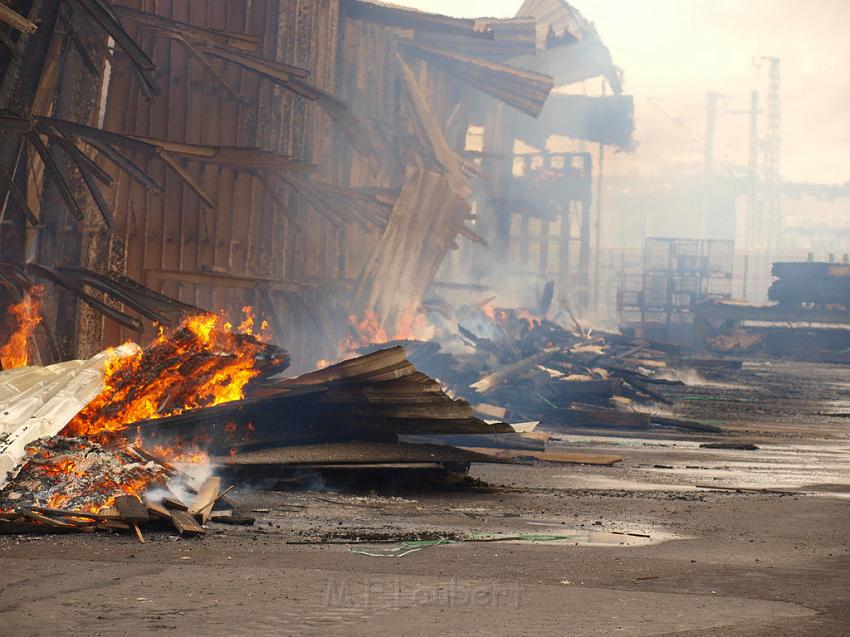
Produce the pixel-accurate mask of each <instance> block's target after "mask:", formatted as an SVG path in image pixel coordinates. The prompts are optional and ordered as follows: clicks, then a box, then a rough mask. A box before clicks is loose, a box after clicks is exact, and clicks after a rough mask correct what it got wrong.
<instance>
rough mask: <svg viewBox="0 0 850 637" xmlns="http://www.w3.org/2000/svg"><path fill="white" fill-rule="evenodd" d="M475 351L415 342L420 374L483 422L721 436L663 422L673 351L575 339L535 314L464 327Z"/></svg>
mask: <svg viewBox="0 0 850 637" xmlns="http://www.w3.org/2000/svg"><path fill="white" fill-rule="evenodd" d="M459 335H460V339H462V341H463V342H464V344H465V345H466V346H467V347H466V351H462V352H460V353H448V351H447V350H449V349H450V350H451V351H454V352H457V351H458V348H457V347H452V345H456V344H450V345H449V347H441V345H440V344H439V343H435V342H415V341H408V342H406V343H405V346H406V347H407V349H408V350H409V352H410V360H411V361H412V362H413V363H414V364H415V365H416V366H417V368H419V369H421V370H423V371H425V372H426V373H428V374H429V375H431V376H434V377H435V378H437V379H439V380H440V381H441V382H442V383H443V384H444V385H445V386H446V388H447V390H448V391H449V392H450V393H451V394H452V395H455V396H458V397H461V398H463V399H465V400H467V401H469V402H470V403H471V404H472V405H473V407H474V409H475V411H476V413H479V414H480V415H482V416H484V417H489V418H492V419H497V420H505V421H509V422H520V421H542V422H543V423H544V426H545V427H547V428H549V429H560V428H570V427H579V426H581V427H594V426H603V427H611V428H649V427H652V426H659V427H674V428H679V429H686V430H696V431H703V432H716V431H719V430H718V429H717V428H716V427H714V426H711V425H706V424H703V423H698V422H691V421H684V420H679V419H675V418H670V417H666V416H662V415H661V414H659V413H658V412H659V411H661V409H659V406H660V407H665V406H669V405H670V404H671V403H670V401H669V400H668V399H667V398H665V396H664V395H663V394H662V393H661V392H660V391H659V388H660V387H662V386H664V385H681V384H683V383H682V382H681V381H678V380H671V379H670V375H671V371H672V370H671V368H670V367H669V363H670V361H671V360H672V359H675V357H676V356H677V355H678V354H679V351H678V347H677V346H675V345H672V344H670V343H661V342H654V341H649V340H645V339H638V338H632V337H628V336H624V335H622V334H610V333H599V332H596V333H593V332H590V333H589V332H588V331H586V330H585V329H584V328H582V327H581V325H579V324H578V323H576V327H575V330H568V329H565V328H564V327H562V326H560V325H559V324H557V323H554V322H552V321H549V320H546V319H538V318H536V317H534V316H533V315H530V314H529V313H528V312H527V311H523V310H512V309H499V308H496V309H490V310H487V311H484V312H480V313H478V314H477V315H476V316H474V317H471V318H470V319H467V320H466V321H464V322H462V323H461V324H460V325H459Z"/></svg>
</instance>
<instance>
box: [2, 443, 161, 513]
mask: <svg viewBox="0 0 850 637" xmlns="http://www.w3.org/2000/svg"><path fill="white" fill-rule="evenodd" d="M142 460H143V459H141V458H139V456H138V455H136V454H134V453H132V451H129V450H126V449H107V448H105V447H102V446H101V445H99V444H97V443H96V442H93V441H91V440H87V439H85V438H66V437H63V436H55V437H52V438H44V439H42V440H39V441H37V442H36V443H34V444H33V445H31V446H30V447H28V448H27V458H26V460H25V461H24V463H23V465H22V468H21V470H20V472H19V473H18V475H17V476H16V477H15V478H14V479H13V480H12V481H11V482H10V483H9V484H8V485H7V486H6V488H5V489H4V490H3V491H0V510H11V509H20V508H29V507H32V506H44V507H50V508H54V509H73V510H75V511H88V512H92V513H96V512H98V511H100V510H101V509H104V508H106V507H109V506H112V504H113V502H114V501H115V496H118V495H136V496H141V494H142V493H143V492H144V491H145V490H146V489H147V488H148V487H149V486H150V485H151V483H154V482H157V481H159V480H162V479H164V478H165V469H163V467H161V466H160V465H159V464H157V463H155V462H142Z"/></svg>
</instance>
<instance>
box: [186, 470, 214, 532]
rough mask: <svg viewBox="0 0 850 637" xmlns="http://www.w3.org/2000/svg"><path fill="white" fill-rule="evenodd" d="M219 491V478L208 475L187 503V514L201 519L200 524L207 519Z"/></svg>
mask: <svg viewBox="0 0 850 637" xmlns="http://www.w3.org/2000/svg"><path fill="white" fill-rule="evenodd" d="M219 493H221V478H219V477H217V476H210V477H209V478H207V479H206V480H204V483H203V484H202V485H201V487H200V488H199V489H198V494H197V495H196V496H195V499H194V500H193V501H192V504H190V505H189V514H190V515H194V516H195V517H196V518H198V519H199V520H200V521H201V524H203V523H204V522H206V521H207V518H209V516H210V513H211V512H212V508H213V505H214V504H215V502H216V500H218V495H219Z"/></svg>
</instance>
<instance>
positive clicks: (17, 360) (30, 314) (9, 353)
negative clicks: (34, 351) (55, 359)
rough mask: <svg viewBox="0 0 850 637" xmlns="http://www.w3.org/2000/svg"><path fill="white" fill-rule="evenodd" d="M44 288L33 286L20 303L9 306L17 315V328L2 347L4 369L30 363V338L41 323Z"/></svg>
mask: <svg viewBox="0 0 850 637" xmlns="http://www.w3.org/2000/svg"><path fill="white" fill-rule="evenodd" d="M43 292H44V288H43V287H42V286H40V285H36V286H33V288H32V289H31V290H30V292H29V294H26V295H25V296H24V298H23V300H22V301H21V302H20V303H17V304H15V305H13V306H11V307H10V308H9V314H11V315H12V316H14V317H15V321H16V323H17V328H16V329H15V332H14V333H13V334H12V336H11V337H9V340H8V341H7V342H6V344H5V345H3V347H0V365H2V368H3V369H14V368H16V367H25V366H26V365H28V364H29V362H30V359H29V347H28V343H29V338H30V336H31V335H32V333H33V331H34V330H35V328H36V326H37V325H38V324H39V323H41V295H42V293H43Z"/></svg>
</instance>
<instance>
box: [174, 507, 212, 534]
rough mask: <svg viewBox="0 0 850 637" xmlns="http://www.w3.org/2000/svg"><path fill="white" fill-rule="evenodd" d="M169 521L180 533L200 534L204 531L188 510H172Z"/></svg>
mask: <svg viewBox="0 0 850 637" xmlns="http://www.w3.org/2000/svg"><path fill="white" fill-rule="evenodd" d="M171 523H172V524H173V525H174V528H175V529H177V531H178V533H180V535H200V534H201V533H204V527H202V526H201V525H200V524H198V522H197V521H196V520H195V518H194V517H192V515H191V514H190V513H189V512H188V511H172V512H171Z"/></svg>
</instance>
